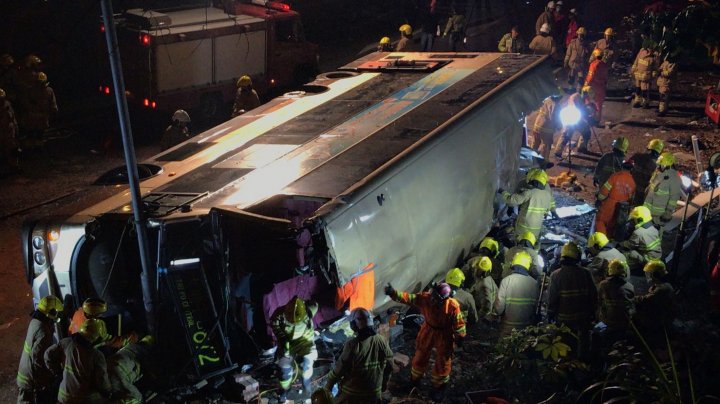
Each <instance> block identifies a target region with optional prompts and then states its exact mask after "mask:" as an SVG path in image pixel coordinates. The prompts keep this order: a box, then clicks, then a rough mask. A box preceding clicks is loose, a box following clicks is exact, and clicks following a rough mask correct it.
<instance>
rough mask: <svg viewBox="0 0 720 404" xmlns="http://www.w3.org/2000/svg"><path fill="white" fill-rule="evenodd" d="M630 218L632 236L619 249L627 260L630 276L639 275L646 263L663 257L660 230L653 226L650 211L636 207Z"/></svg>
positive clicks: (643, 207)
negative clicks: (638, 272)
mask: <svg viewBox="0 0 720 404" xmlns="http://www.w3.org/2000/svg"><path fill="white" fill-rule="evenodd" d="M629 216H630V223H629V224H630V226H632V227H633V231H632V234H630V238H629V239H627V240H625V241H623V242H621V243H620V244H619V245H618V247H619V250H620V251H621V252H622V253H623V255H625V257H626V258H627V263H628V266H629V267H630V274H637V271H638V270H640V269H641V268H642V267H643V266H644V265H645V263H646V262H648V261H649V260H651V259H659V258H660V257H661V256H662V246H661V242H662V239H661V238H660V233H659V232H658V229H657V228H655V226H653V222H652V215H651V214H650V209H648V208H646V207H645V206H636V207H634V208H633V209H632V210H631V211H630V215H629Z"/></svg>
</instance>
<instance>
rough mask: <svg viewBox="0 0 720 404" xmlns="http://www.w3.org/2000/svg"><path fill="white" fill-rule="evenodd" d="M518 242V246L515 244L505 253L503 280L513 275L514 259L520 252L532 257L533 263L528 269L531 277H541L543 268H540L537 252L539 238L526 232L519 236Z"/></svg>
mask: <svg viewBox="0 0 720 404" xmlns="http://www.w3.org/2000/svg"><path fill="white" fill-rule="evenodd" d="M516 241H517V244H515V246H513V247H511V248H509V249H508V250H507V251H506V252H505V262H504V263H503V266H502V277H501V279H504V278H505V277H507V276H508V275H510V274H511V273H512V270H513V269H512V266H513V263H512V262H513V258H515V255H516V254H517V253H519V252H526V253H528V254H529V255H530V257H531V258H532V262H531V263H530V268H528V272H529V273H530V276H532V277H533V278H535V279H537V278H538V277H539V276H540V275H541V273H540V271H541V270H542V268H539V264H538V253H537V250H535V244H536V243H537V237H535V234H533V232H531V231H526V232H523V233H520V234H518V235H517V238H516Z"/></svg>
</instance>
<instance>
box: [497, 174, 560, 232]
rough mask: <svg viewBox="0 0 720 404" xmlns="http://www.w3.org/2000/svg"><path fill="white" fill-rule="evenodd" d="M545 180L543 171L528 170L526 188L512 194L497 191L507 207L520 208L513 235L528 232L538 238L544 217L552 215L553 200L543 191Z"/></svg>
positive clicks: (549, 194) (550, 194)
mask: <svg viewBox="0 0 720 404" xmlns="http://www.w3.org/2000/svg"><path fill="white" fill-rule="evenodd" d="M547 179H548V177H547V173H545V171H543V170H530V171H528V173H527V176H526V181H527V184H528V188H524V189H521V190H519V191H518V192H516V193H514V194H511V193H509V192H507V191H503V190H502V189H498V193H500V194H502V197H503V199H504V200H505V203H507V204H508V205H509V206H519V207H520V212H519V213H518V216H517V218H516V219H515V234H524V233H525V232H526V231H529V232H531V233H532V234H533V235H534V236H535V238H536V239H537V238H538V237H539V236H540V231H541V230H542V225H543V220H544V219H545V215H546V214H547V213H548V212H550V211H552V212H553V214H554V212H555V210H554V207H555V200H554V199H553V196H552V193H549V192H547V190H546V189H545V186H546V185H547Z"/></svg>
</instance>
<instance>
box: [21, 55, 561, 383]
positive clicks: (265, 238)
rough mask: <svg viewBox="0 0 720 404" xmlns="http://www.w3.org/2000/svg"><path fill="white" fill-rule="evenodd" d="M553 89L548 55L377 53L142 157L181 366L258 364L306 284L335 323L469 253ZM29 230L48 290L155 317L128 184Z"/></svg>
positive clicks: (128, 324) (154, 243) (139, 317)
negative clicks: (280, 316)
mask: <svg viewBox="0 0 720 404" xmlns="http://www.w3.org/2000/svg"><path fill="white" fill-rule="evenodd" d="M554 91H556V87H555V84H554V81H553V76H552V71H551V68H550V66H549V63H547V62H546V58H545V57H541V56H534V55H517V54H499V53H373V54H370V55H368V56H366V57H364V58H361V59H359V60H357V61H355V62H352V63H350V64H348V65H346V66H344V67H342V68H341V69H340V70H339V71H337V72H332V73H326V74H323V75H321V76H319V77H318V78H317V79H316V80H315V81H314V82H312V83H310V84H309V85H307V86H305V87H304V88H303V91H297V92H294V93H288V94H286V95H284V96H282V97H279V98H276V99H274V100H272V101H270V102H269V103H267V104H265V105H263V106H261V107H259V108H257V109H255V110H252V111H250V112H248V113H246V114H244V115H241V116H239V117H237V118H234V119H232V120H230V121H228V122H225V123H224V124H221V125H219V126H217V127H214V128H212V129H210V130H207V131H205V132H203V133H201V134H199V135H197V136H195V137H194V138H192V139H190V140H188V141H186V142H184V143H182V144H180V145H177V146H176V147H174V148H172V149H169V150H168V151H166V152H163V153H161V154H159V155H157V156H155V157H153V158H151V159H149V160H148V161H146V162H145V163H144V165H143V167H145V168H146V169H148V172H149V173H150V174H154V175H150V176H149V177H148V178H145V179H143V180H142V182H141V184H140V186H141V192H142V195H143V205H144V207H145V212H144V213H145V217H146V218H147V229H148V233H149V238H150V246H149V249H150V251H151V254H152V256H153V258H154V260H155V261H154V267H153V268H152V273H153V274H154V281H153V285H154V293H155V299H156V302H157V313H156V316H157V319H158V323H159V327H158V336H157V338H158V340H159V341H162V345H161V346H162V348H163V350H164V351H166V355H165V356H166V357H165V358H164V362H163V363H164V366H166V369H172V370H173V371H172V372H169V373H171V375H168V377H169V378H170V379H172V380H169V381H168V382H169V383H173V384H174V385H177V383H180V382H183V383H185V382H190V383H197V382H198V381H203V380H207V379H208V378H211V377H213V376H214V375H219V374H222V373H224V372H226V371H227V370H229V369H232V368H233V367H235V366H236V365H235V364H237V363H247V361H249V360H251V358H252V357H253V356H254V355H256V353H257V352H258V350H259V349H260V348H266V347H268V346H271V345H272V336H271V333H270V331H269V330H268V327H267V320H268V318H269V317H270V316H271V315H272V313H273V311H274V310H275V309H277V308H278V307H280V306H282V305H283V304H285V303H286V302H287V301H288V300H289V299H290V298H291V297H292V296H294V295H298V296H300V297H302V298H306V299H310V298H312V299H314V300H316V301H317V302H319V303H320V306H321V309H320V312H319V313H318V316H317V317H316V318H315V320H316V322H318V323H321V322H323V321H329V320H332V319H336V318H338V317H339V316H341V315H342V313H343V312H344V310H346V309H352V308H354V307H367V308H376V309H378V308H380V307H381V306H382V305H384V304H386V303H387V298H386V297H385V296H384V294H383V293H382V290H383V288H382V286H383V285H384V284H386V283H388V282H392V283H393V285H394V286H395V287H397V288H398V289H404V290H412V291H418V290H420V289H422V288H423V287H425V286H426V285H427V284H428V283H429V282H431V281H433V280H434V279H436V278H437V277H438V276H440V275H442V274H444V273H445V272H446V271H447V269H448V268H449V267H451V266H453V265H456V263H457V262H458V260H459V259H462V258H463V257H465V256H466V255H467V253H468V252H469V250H470V249H471V247H472V246H473V244H474V243H477V242H478V240H480V239H481V238H482V237H483V236H484V235H485V234H486V232H487V231H488V229H489V228H490V226H491V225H492V223H493V221H494V213H495V212H494V211H495V209H494V201H495V195H496V190H497V189H498V187H502V188H505V189H509V188H511V187H513V186H514V184H515V183H516V181H517V179H518V175H517V174H518V169H519V166H520V163H521V161H520V160H521V159H520V154H521V148H522V146H523V143H524V141H525V140H524V116H525V115H526V114H527V113H529V112H530V111H532V110H533V109H535V108H537V107H538V106H539V105H540V104H541V102H542V100H543V99H544V98H545V97H547V96H548V95H550V94H551V93H553V92H554ZM22 237H23V245H24V249H25V250H24V251H25V259H26V268H27V277H28V281H29V282H30V283H31V284H32V288H33V297H34V299H35V301H36V302H37V301H38V299H39V298H40V297H42V296H44V295H47V294H50V293H52V294H56V295H58V296H63V297H64V298H65V300H66V302H68V304H75V305H77V304H79V303H80V302H82V300H83V299H85V298H87V297H101V298H104V299H105V300H106V301H107V302H108V304H109V306H110V308H111V310H110V312H112V314H114V315H116V316H117V317H118V320H122V321H117V323H118V324H120V323H121V324H123V328H124V329H134V330H138V331H140V332H142V330H144V329H145V324H144V321H145V318H144V315H143V310H144V308H143V298H142V292H141V287H140V282H139V279H140V272H141V269H140V264H139V258H138V247H137V240H136V237H135V234H134V228H133V224H132V215H131V204H130V195H129V192H128V190H127V189H126V188H122V187H120V188H118V191H117V192H116V193H115V195H114V196H111V197H110V198H109V199H106V200H104V201H103V202H101V203H98V204H96V205H94V206H91V207H89V208H87V209H85V210H83V211H81V212H78V213H77V214H75V215H73V216H71V217H67V218H62V219H58V218H47V219H40V220H35V221H33V222H29V223H28V224H27V225H26V227H25V229H24V231H23V236H22ZM51 267H52V269H53V270H52V271H48V269H49V268H51ZM49 278H52V279H50V280H52V282H48V281H49ZM50 285H53V286H50ZM108 323H109V325H110V327H111V328H113V327H114V324H115V323H116V322H115V321H109V322H108ZM118 327H119V326H118ZM113 331H114V332H121V331H120V330H113Z"/></svg>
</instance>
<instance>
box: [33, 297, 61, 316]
mask: <svg viewBox="0 0 720 404" xmlns="http://www.w3.org/2000/svg"><path fill="white" fill-rule="evenodd" d="M37 311H39V312H40V313H42V314H44V315H45V316H46V317H47V318H49V319H51V320H55V319H57V318H58V316H59V315H60V313H62V311H63V304H62V301H60V299H58V298H57V296H52V295H50V296H45V297H43V298H42V299H40V302H39V303H38V305H37Z"/></svg>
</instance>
